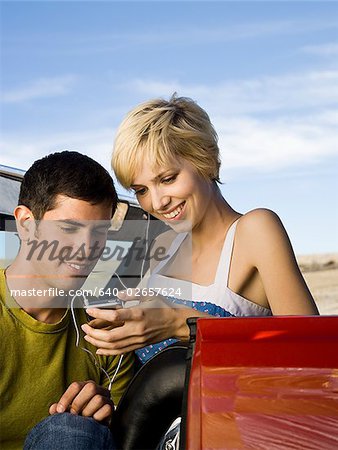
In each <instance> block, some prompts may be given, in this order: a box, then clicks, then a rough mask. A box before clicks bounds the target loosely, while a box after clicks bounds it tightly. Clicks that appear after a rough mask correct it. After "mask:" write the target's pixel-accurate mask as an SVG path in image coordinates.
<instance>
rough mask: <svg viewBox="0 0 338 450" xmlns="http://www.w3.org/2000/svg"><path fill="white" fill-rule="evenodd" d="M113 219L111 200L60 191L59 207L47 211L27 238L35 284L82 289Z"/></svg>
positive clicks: (45, 286) (100, 250) (63, 288)
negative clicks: (95, 201) (92, 199)
mask: <svg viewBox="0 0 338 450" xmlns="http://www.w3.org/2000/svg"><path fill="white" fill-rule="evenodd" d="M110 219H111V205H109V204H106V203H101V204H96V205H93V204H91V203H89V202H87V201H84V200H78V199H74V198H70V197H67V196H64V195H58V196H57V197H56V207H55V208H54V209H53V210H51V211H47V212H46V213H45V214H44V216H43V218H42V220H41V221H40V222H39V223H38V224H37V226H36V228H35V231H34V238H31V241H29V242H27V250H28V253H27V255H28V257H29V258H28V260H29V264H30V268H31V269H33V270H34V283H32V284H36V285H38V286H39V288H40V289H48V288H50V287H54V288H58V289H62V290H65V291H69V290H70V289H75V290H76V289H79V288H80V287H81V286H82V284H83V283H84V281H85V280H86V278H87V276H88V275H89V274H90V272H91V271H92V270H93V268H94V266H95V264H96V263H97V261H98V259H99V257H100V255H101V253H102V251H103V249H104V246H105V243H106V238H107V232H108V228H109V226H110ZM33 241H34V242H33ZM34 248H35V250H34Z"/></svg>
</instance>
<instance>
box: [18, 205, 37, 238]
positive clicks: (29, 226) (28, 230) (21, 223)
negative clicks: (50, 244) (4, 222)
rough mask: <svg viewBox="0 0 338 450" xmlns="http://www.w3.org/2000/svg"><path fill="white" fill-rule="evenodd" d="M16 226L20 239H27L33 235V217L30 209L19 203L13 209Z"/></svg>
mask: <svg viewBox="0 0 338 450" xmlns="http://www.w3.org/2000/svg"><path fill="white" fill-rule="evenodd" d="M14 217H15V220H16V227H17V230H18V234H19V237H20V240H21V241H28V239H29V238H31V237H32V236H34V231H35V219H34V215H33V213H32V211H31V210H30V209H29V208H27V206H24V205H19V206H17V207H16V208H15V210H14Z"/></svg>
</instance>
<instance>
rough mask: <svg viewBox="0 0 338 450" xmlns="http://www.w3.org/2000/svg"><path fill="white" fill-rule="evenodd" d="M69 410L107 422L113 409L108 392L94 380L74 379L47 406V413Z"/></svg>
mask: <svg viewBox="0 0 338 450" xmlns="http://www.w3.org/2000/svg"><path fill="white" fill-rule="evenodd" d="M65 411H69V412H70V413H71V414H77V415H81V416H84V417H93V418H94V419H95V420H97V421H99V422H109V420H110V419H111V415H112V413H113V411H114V403H113V401H112V400H111V398H110V392H109V391H108V390H107V389H105V388H103V387H102V386H99V385H97V384H96V383H95V382H94V381H91V380H89V381H75V382H74V383H72V384H71V385H70V386H69V387H68V389H67V390H66V392H65V393H64V394H63V395H62V396H61V398H60V400H59V401H58V402H57V403H53V404H52V405H51V407H50V408H49V414H56V413H63V412H65Z"/></svg>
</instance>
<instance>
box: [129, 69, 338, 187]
mask: <svg viewBox="0 0 338 450" xmlns="http://www.w3.org/2000/svg"><path fill="white" fill-rule="evenodd" d="M131 87H132V88H133V89H134V91H136V92H137V93H138V94H139V93H140V94H142V95H146V96H147V97H158V96H163V97H165V98H168V97H170V95H171V94H172V93H173V92H174V91H177V92H178V95H185V96H188V97H192V98H193V99H195V100H196V101H197V102H198V103H199V104H200V105H201V106H202V107H203V108H205V109H206V111H207V112H208V113H209V115H210V117H211V120H212V122H213V123H214V125H215V128H216V130H217V132H218V135H219V144H220V148H221V152H222V160H223V171H224V177H225V178H229V172H228V170H227V169H229V168H231V169H235V168H236V169H246V170H249V169H253V170H255V171H257V170H274V171H275V170H279V169H282V168H286V167H292V166H299V165H302V164H304V165H308V164H314V163H316V162H319V161H323V160H325V159H326V158H328V157H330V156H332V155H338V126H337V124H338V71H333V70H332V71H318V72H309V73H298V74H287V75H285V76H276V77H261V78H254V79H247V80H232V81H226V82H224V83H220V84H218V85H210V86H209V85H208V86H206V85H184V84H182V83H179V82H175V81H170V82H169V83H166V82H163V81H156V80H155V81H153V80H140V79H138V80H134V81H133V82H132V83H131Z"/></svg>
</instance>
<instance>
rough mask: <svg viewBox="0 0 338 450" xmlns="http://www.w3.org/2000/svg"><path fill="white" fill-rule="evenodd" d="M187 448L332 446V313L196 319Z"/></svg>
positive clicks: (335, 390) (337, 366) (337, 415)
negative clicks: (321, 315) (322, 315)
mask: <svg viewBox="0 0 338 450" xmlns="http://www.w3.org/2000/svg"><path fill="white" fill-rule="evenodd" d="M186 448H187V449H190V450H197V449H224V450H225V449H229V450H230V449H231V450H232V449H236V450H237V449H255V450H258V449H259V450H260V449H262V450H285V449H293V450H295V449H302V450H303V449H313V450H319V449H323V450H324V449H325V450H336V449H337V448H338V317H268V318H230V319H229V318H226V319H198V321H197V334H196V344H195V349H194V354H193V359H192V366H191V372H190V382H189V392H188V406H187V422H186Z"/></svg>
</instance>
